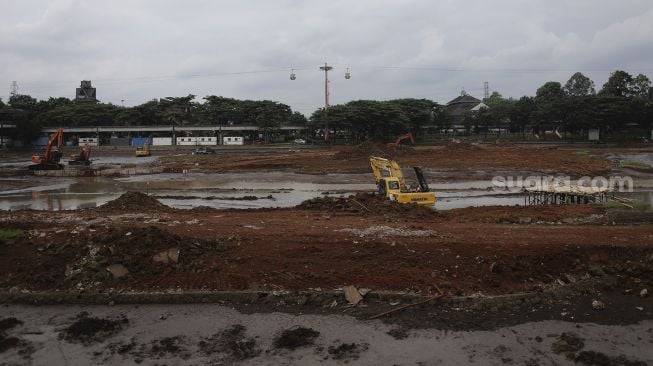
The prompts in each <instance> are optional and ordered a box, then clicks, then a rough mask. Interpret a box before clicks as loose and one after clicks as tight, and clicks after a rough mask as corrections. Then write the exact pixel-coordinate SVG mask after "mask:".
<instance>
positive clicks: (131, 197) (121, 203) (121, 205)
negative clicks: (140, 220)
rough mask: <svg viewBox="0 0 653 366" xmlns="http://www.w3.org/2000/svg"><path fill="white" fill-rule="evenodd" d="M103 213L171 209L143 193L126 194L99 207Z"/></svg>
mask: <svg viewBox="0 0 653 366" xmlns="http://www.w3.org/2000/svg"><path fill="white" fill-rule="evenodd" d="M99 210H101V211H111V210H126V211H138V210H143V211H170V207H168V206H166V205H164V204H162V203H161V202H159V201H158V200H157V199H156V198H153V197H150V196H148V195H146V194H144V193H141V192H126V193H124V194H123V195H121V196H120V197H118V198H117V199H115V200H113V201H110V202H107V203H106V204H104V205H102V206H100V207H99Z"/></svg>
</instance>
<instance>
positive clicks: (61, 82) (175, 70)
mask: <svg viewBox="0 0 653 366" xmlns="http://www.w3.org/2000/svg"><path fill="white" fill-rule="evenodd" d="M325 61H326V62H329V64H333V66H334V70H333V72H332V73H331V74H330V79H331V84H330V87H331V104H337V103H344V102H347V101H350V100H355V99H393V98H403V97H413V98H429V99H433V100H435V101H437V102H441V103H446V102H447V101H449V100H450V99H453V98H454V97H456V96H457V95H459V94H460V91H461V90H462V89H463V88H464V89H465V90H466V91H467V92H468V93H469V94H472V95H474V96H476V97H479V98H482V97H483V82H485V81H487V82H489V85H490V90H491V91H494V90H496V91H499V92H500V93H501V94H503V95H504V96H506V97H516V98H518V97H520V96H522V95H533V94H535V90H536V89H537V88H538V87H539V86H541V85H542V84H543V83H544V82H546V81H551V80H553V81H560V82H561V83H563V84H564V82H566V80H567V79H568V78H569V77H570V76H571V75H572V74H573V73H574V72H575V71H581V72H583V73H584V74H585V75H587V76H589V77H590V78H591V79H592V80H594V82H595V83H596V86H597V89H600V87H601V85H603V83H604V82H605V81H606V79H607V78H608V76H609V74H610V72H611V71H614V70H615V69H623V70H625V71H627V72H629V73H631V74H633V75H636V74H638V73H644V74H647V75H648V76H649V78H652V79H653V65H651V62H653V1H651V0H622V1H613V0H575V1H574V0H568V1H566V0H541V1H535V0H534V1H527V0H512V1H510V0H505V1H502V0H495V1H481V0H478V1H471V0H467V1H460V0H458V1H453V0H452V1H446V0H438V1H430V0H402V1H400V0H395V1H390V0H376V1H374V0H356V1H345V0H342V1H340V0H331V1H320V2H318V1H300V0H285V1H281V0H252V1H247V0H243V1H233V0H232V1H211V0H206V1H202V0H196V1H164V0H151V1H148V0H142V1H138V0H131V1H118V0H114V1H106V0H103V1H95V0H85V1H75V0H54V1H30V0H21V1H12V0H2V1H0V82H1V83H2V84H0V87H1V88H0V98H2V99H3V100H4V101H6V100H7V99H8V95H9V85H10V83H11V81H12V80H16V81H17V82H18V86H19V92H20V93H21V94H29V95H32V96H33V97H36V98H38V99H47V98H48V97H50V96H54V97H59V96H64V97H68V98H73V97H74V93H75V87H77V86H78V85H79V81H80V80H86V79H88V80H92V82H93V84H94V86H95V87H97V96H98V98H99V99H100V100H101V101H102V102H111V103H114V104H118V105H120V104H121V100H124V104H125V105H126V106H132V105H137V104H141V103H143V102H145V101H148V100H151V99H153V98H161V97H166V96H184V95H187V94H195V95H197V96H198V99H199V100H201V98H202V97H204V96H207V95H222V96H226V97H234V98H240V99H269V100H276V101H280V102H282V103H286V104H289V105H290V106H291V107H292V108H293V109H294V110H298V111H300V112H302V113H305V114H310V113H311V112H312V111H314V110H315V109H316V108H318V107H320V106H322V105H323V104H324V85H323V81H324V74H323V73H321V72H320V71H319V69H318V68H319V66H320V65H321V64H324V62H325ZM347 67H349V68H350V70H351V75H352V78H351V79H350V80H345V79H344V72H345V69H346V68H347ZM292 68H295V73H296V74H297V79H296V80H295V81H291V80H289V74H290V71H291V69H292Z"/></svg>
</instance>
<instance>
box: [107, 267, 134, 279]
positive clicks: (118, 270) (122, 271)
mask: <svg viewBox="0 0 653 366" xmlns="http://www.w3.org/2000/svg"><path fill="white" fill-rule="evenodd" d="M107 271H108V272H109V273H111V275H112V276H113V278H122V277H125V276H127V275H128V274H129V270H128V269H127V267H125V266H123V265H122V264H112V265H110V266H108V267H107Z"/></svg>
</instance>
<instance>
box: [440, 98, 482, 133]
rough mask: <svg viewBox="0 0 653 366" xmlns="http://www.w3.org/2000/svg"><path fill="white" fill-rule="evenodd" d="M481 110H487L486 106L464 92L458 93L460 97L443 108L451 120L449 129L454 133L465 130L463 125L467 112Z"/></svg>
mask: <svg viewBox="0 0 653 366" xmlns="http://www.w3.org/2000/svg"><path fill="white" fill-rule="evenodd" d="M481 108H488V106H487V105H486V104H485V103H483V102H482V101H481V100H480V99H477V98H474V97H472V96H471V95H469V94H467V93H466V92H465V91H464V90H463V91H462V92H461V93H460V96H458V97H456V98H454V99H453V100H451V101H450V102H449V103H447V105H446V106H445V109H446V111H447V114H448V115H449V118H451V128H452V129H453V130H456V131H459V130H465V126H464V124H463V121H464V119H465V115H467V114H468V113H469V112H477V111H478V110H480V109H481Z"/></svg>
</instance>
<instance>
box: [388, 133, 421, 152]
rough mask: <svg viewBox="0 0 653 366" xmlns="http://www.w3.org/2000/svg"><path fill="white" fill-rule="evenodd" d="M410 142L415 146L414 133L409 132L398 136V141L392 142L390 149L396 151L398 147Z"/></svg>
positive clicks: (389, 145)
mask: <svg viewBox="0 0 653 366" xmlns="http://www.w3.org/2000/svg"><path fill="white" fill-rule="evenodd" d="M406 140H407V141H410V143H411V144H413V145H415V138H414V137H413V134H412V132H408V133H407V134H404V135H400V136H397V139H396V140H395V142H391V143H389V144H388V147H390V148H393V149H396V148H397V146H399V145H400V144H401V143H402V142H403V141H406Z"/></svg>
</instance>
